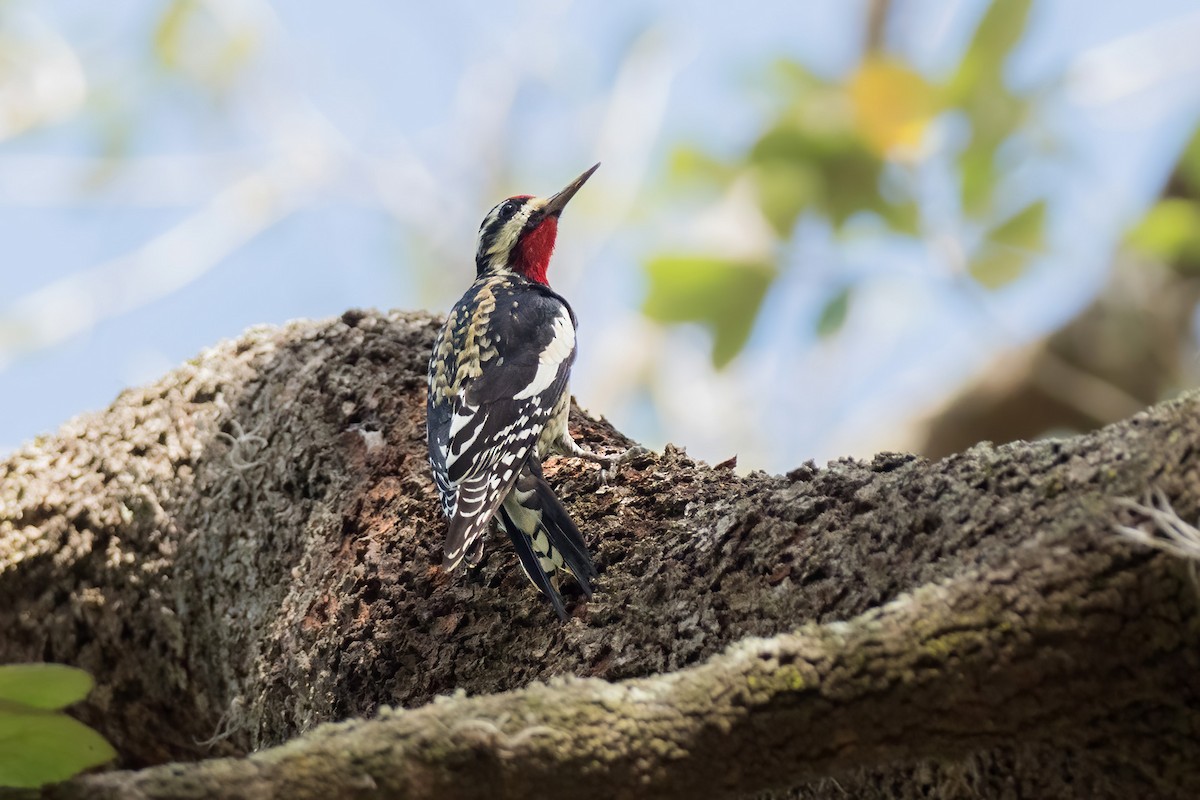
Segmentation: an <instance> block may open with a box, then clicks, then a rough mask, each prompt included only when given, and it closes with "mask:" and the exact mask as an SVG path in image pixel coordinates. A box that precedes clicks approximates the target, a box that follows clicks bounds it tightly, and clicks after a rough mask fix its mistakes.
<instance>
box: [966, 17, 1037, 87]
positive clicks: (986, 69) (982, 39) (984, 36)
mask: <svg viewBox="0 0 1200 800" xmlns="http://www.w3.org/2000/svg"><path fill="white" fill-rule="evenodd" d="M1031 5H1032V0H995V2H993V3H992V4H991V5H990V6H989V7H988V10H987V13H986V14H984V16H983V19H982V20H981V21H980V22H979V27H978V28H976V29H975V36H974V37H973V38H972V39H971V44H970V45H969V46H968V47H967V52H966V53H965V54H964V55H963V58H962V61H961V62H959V66H958V72H957V73H956V74H955V76H954V77H953V78H952V79H951V80H950V84H949V94H950V97H952V98H954V102H955V103H959V102H962V101H963V100H964V99H965V98H967V97H969V96H971V95H972V94H975V93H976V92H978V91H980V90H981V89H985V88H986V89H991V88H995V87H998V86H1000V85H1002V83H1003V76H1002V75H1001V71H1002V70H1003V68H1004V62H1005V60H1006V59H1007V58H1008V55H1009V53H1010V52H1011V51H1012V49H1013V47H1015V46H1016V44H1017V42H1019V41H1020V40H1021V36H1022V35H1024V33H1025V26H1026V23H1027V22H1028V20H1029V8H1030V6H1031Z"/></svg>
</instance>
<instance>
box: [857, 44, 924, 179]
mask: <svg viewBox="0 0 1200 800" xmlns="http://www.w3.org/2000/svg"><path fill="white" fill-rule="evenodd" d="M847 90H848V91H849V94H850V99H851V101H852V102H853V104H854V113H855V116H856V118H857V120H858V126H859V133H860V134H861V135H862V137H863V139H864V140H865V141H866V142H867V144H868V145H869V146H870V147H871V149H872V150H873V151H874V152H875V154H876V155H878V156H880V157H889V156H896V155H904V154H907V153H911V152H913V151H915V150H916V149H917V148H918V147H919V146H920V144H921V141H922V139H923V138H924V136H925V130H926V128H928V127H929V122H930V121H931V120H932V119H933V117H934V115H935V114H937V112H938V92H937V89H936V87H934V86H932V85H931V84H930V83H929V82H928V81H926V80H925V79H924V78H923V77H921V75H920V74H919V73H917V72H916V71H915V70H913V69H911V68H910V67H907V66H905V65H904V64H902V63H900V62H899V61H896V60H895V59H891V58H887V57H883V56H868V57H867V58H866V59H864V60H863V62H862V64H861V65H860V66H859V68H858V70H857V71H856V72H855V73H854V75H853V76H852V77H851V78H850V82H849V84H848V86H847Z"/></svg>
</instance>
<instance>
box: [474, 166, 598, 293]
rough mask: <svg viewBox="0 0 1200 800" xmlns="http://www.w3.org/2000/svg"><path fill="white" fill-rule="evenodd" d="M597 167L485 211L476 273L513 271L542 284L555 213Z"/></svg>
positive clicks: (551, 246)
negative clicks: (553, 188) (542, 193)
mask: <svg viewBox="0 0 1200 800" xmlns="http://www.w3.org/2000/svg"><path fill="white" fill-rule="evenodd" d="M599 166H600V165H599V164H596V165H594V166H593V167H592V168H591V169H589V170H588V171H587V172H585V173H583V174H582V175H580V176H579V177H578V178H576V179H575V180H573V181H571V182H570V183H569V184H567V187H566V188H565V189H563V190H562V191H561V192H558V193H557V194H552V195H550V196H549V197H533V196H531V195H527V194H522V195H517V196H516V197H510V198H508V199H507V200H505V201H504V202H503V203H500V204H499V205H497V206H496V207H495V208H493V209H492V210H491V211H489V212H488V215H487V216H486V217H484V219H483V224H482V225H480V226H479V246H478V247H477V248H476V250H475V268H476V270H477V272H478V274H480V275H483V274H484V273H488V272H491V273H503V272H515V273H517V274H519V275H523V276H525V277H526V278H528V279H529V280H531V281H537V282H538V283H542V284H546V283H547V281H546V270H547V268H549V266H550V254H551V253H553V252H554V240H555V238H556V237H557V236H558V216H559V214H561V213H562V210H563V208H565V207H566V205H567V201H568V200H570V199H571V198H572V197H574V196H575V193H576V192H578V191H579V187H581V186H583V184H584V183H585V182H586V181H587V179H588V178H590V177H592V173H593V172H595V171H596V169H597V168H598V167H599Z"/></svg>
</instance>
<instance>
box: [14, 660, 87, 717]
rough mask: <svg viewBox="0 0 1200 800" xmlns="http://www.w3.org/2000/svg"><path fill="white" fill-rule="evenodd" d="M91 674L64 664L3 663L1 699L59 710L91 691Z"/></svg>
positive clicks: (76, 701) (33, 706) (32, 706)
mask: <svg viewBox="0 0 1200 800" xmlns="http://www.w3.org/2000/svg"><path fill="white" fill-rule="evenodd" d="M92 685H93V681H92V676H91V675H88V674H87V673H86V672H84V671H83V670H81V669H76V668H75V667H68V666H67V665H65V664H6V665H4V666H0V700H8V701H11V702H13V703H20V704H21V705H24V706H29V707H30V708H40V709H47V710H51V711H53V710H57V709H60V708H65V707H66V706H69V705H71V704H72V703H78V702H79V701H80V700H82V699H83V698H85V697H87V695H88V692H90V691H91V690H92Z"/></svg>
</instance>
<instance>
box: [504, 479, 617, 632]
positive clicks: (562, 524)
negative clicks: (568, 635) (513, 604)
mask: <svg viewBox="0 0 1200 800" xmlns="http://www.w3.org/2000/svg"><path fill="white" fill-rule="evenodd" d="M499 516H500V522H501V524H502V525H503V526H504V530H505V531H506V532H507V533H508V536H509V538H510V539H512V542H513V546H514V547H515V548H516V550H517V555H518V556H519V557H520V559H521V568H522V569H524V570H525V575H526V576H528V578H529V580H530V581H531V582H532V583H533V585H534V586H536V587H537V588H538V589H539V590H540V591H541V592H542V594H544V595H546V597H548V598H549V599H550V603H551V604H552V605H553V606H554V610H555V611H556V612H558V616H559V618H560V619H562V620H564V621H565V620H566V619H568V616H567V611H566V608H565V607H564V606H563V601H562V597H561V596H560V595H559V593H558V588H557V577H558V572H559V570H564V569H565V570H566V571H568V572H570V573H571V574H572V575H574V576H575V580H576V581H578V582H579V586H580V588H581V589H583V593H584V594H585V595H586V596H587V597H589V598H590V597H591V596H592V584H591V581H593V580H595V579H596V577H597V572H596V567H595V565H593V564H592V559H591V556H589V555H588V551H587V545H586V544H585V543H584V541H583V535H582V534H581V533H580V532H579V528H577V527H575V523H574V522H572V521H571V517H570V515H568V514H567V510H566V509H565V508H563V505H562V503H560V502H559V500H558V497H556V496H555V494H554V490H553V489H551V488H550V484H548V483H546V479H545V478H544V477H542V467H541V465H540V464H538V463H537V460H536V459H530V460H529V462H527V464H526V466H525V468H524V469H523V470H522V471H521V475H520V477H518V478H517V482H516V483H515V484H514V485H513V488H512V491H510V492H509V493H508V496H507V497H505V498H504V502H503V504H501V506H500V514H499Z"/></svg>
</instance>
